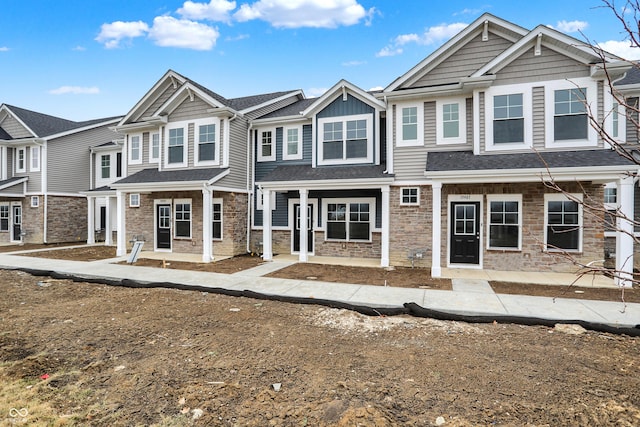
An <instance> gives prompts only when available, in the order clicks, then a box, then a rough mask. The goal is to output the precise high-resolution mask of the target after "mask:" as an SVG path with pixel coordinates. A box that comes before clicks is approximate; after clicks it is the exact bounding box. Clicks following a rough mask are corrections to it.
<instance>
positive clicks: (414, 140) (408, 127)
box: [396, 103, 424, 147]
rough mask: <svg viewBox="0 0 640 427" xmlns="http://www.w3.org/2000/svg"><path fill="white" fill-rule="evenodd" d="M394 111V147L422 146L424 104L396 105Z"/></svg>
mask: <svg viewBox="0 0 640 427" xmlns="http://www.w3.org/2000/svg"><path fill="white" fill-rule="evenodd" d="M396 111H397V113H396V114H397V115H396V123H397V125H396V133H397V136H396V145H397V146H399V147H402V146H413V145H423V144H424V134H423V133H424V104H422V103H419V104H405V105H403V104H398V106H397V110H396Z"/></svg>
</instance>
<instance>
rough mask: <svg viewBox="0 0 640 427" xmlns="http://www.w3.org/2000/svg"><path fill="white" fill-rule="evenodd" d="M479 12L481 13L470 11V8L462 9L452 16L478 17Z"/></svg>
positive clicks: (475, 10) (478, 10)
mask: <svg viewBox="0 0 640 427" xmlns="http://www.w3.org/2000/svg"><path fill="white" fill-rule="evenodd" d="M480 12H482V9H470V8H468V7H467V8H464V9H462V10H461V11H460V12H455V13H454V14H453V16H458V15H473V16H476V15H480Z"/></svg>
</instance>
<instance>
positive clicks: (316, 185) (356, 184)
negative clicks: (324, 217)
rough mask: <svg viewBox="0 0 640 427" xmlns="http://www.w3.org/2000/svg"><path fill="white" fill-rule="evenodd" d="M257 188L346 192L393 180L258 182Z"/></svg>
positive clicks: (377, 185) (379, 185)
mask: <svg viewBox="0 0 640 427" xmlns="http://www.w3.org/2000/svg"><path fill="white" fill-rule="evenodd" d="M256 184H257V185H258V188H264V189H267V190H272V191H278V190H282V191H284V190H299V189H301V188H306V189H307V190H346V189H353V188H357V189H365V188H380V187H381V186H385V185H391V184H393V178H373V179H372V178H362V179H343V180H336V179H326V180H313V181H262V182H260V181H258V182H256Z"/></svg>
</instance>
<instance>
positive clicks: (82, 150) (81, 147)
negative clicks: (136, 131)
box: [46, 126, 118, 193]
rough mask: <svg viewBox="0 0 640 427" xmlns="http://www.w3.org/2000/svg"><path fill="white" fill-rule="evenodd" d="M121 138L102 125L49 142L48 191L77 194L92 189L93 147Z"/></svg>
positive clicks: (47, 157)
mask: <svg viewBox="0 0 640 427" xmlns="http://www.w3.org/2000/svg"><path fill="white" fill-rule="evenodd" d="M116 138H118V134H117V133H115V132H113V131H111V130H109V128H108V127H107V126H101V127H99V128H94V129H90V130H86V131H83V132H78V133H74V134H72V135H68V136H64V137H61V138H56V139H53V140H50V141H48V142H47V148H46V150H47V156H46V161H47V182H48V188H47V191H49V192H53V193H77V192H79V191H86V190H87V189H89V183H90V182H91V181H90V180H91V177H90V172H89V169H90V167H89V165H90V162H91V159H90V155H89V153H90V152H89V148H90V147H95V146H97V145H100V144H104V143H105V142H108V141H112V140H114V139H116Z"/></svg>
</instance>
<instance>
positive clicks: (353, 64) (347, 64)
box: [342, 61, 367, 67]
mask: <svg viewBox="0 0 640 427" xmlns="http://www.w3.org/2000/svg"><path fill="white" fill-rule="evenodd" d="M366 63H367V61H347V62H343V63H342V66H343V67H357V66H359V65H365V64H366Z"/></svg>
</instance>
